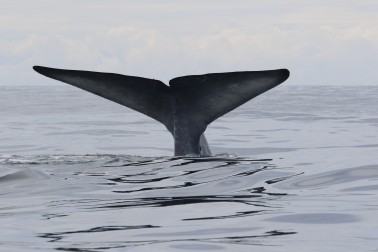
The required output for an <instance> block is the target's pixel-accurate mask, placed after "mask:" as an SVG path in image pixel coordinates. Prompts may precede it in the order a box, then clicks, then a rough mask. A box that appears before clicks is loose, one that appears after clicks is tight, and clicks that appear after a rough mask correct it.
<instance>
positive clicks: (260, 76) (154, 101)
mask: <svg viewBox="0 0 378 252" xmlns="http://www.w3.org/2000/svg"><path fill="white" fill-rule="evenodd" d="M33 69H34V70H35V71H37V72H38V73H40V74H42V75H44V76H47V77H50V78H52V79H55V80H59V81H62V82H65V83H68V84H70V85H73V86H76V87H78V88H81V89H83V90H86V91H89V92H91V93H94V94H96V95H99V96H101V97H104V98H106V99H109V100H111V101H114V102H117V103H119V104H121V105H124V106H126V107H129V108H131V109H134V110H136V111H138V112H140V113H143V114H145V115H147V116H149V117H151V118H153V119H155V120H157V121H159V122H161V123H162V124H164V125H165V127H166V128H167V129H168V131H169V132H171V134H172V135H173V137H174V140H175V155H180V156H181V155H210V154H211V153H210V149H209V148H208V146H207V141H206V138H205V137H204V135H203V132H204V131H205V130H206V127H207V125H209V124H210V123H211V122H213V121H214V120H215V119H217V118H218V117H220V116H222V115H224V114H226V113H228V112H230V111H231V110H233V109H235V108H237V107H239V106H240V105H242V104H244V103H245V102H247V101H249V100H250V99H252V98H254V97H256V96H258V95H260V94H262V93H264V92H266V91H268V90H269V89H271V88H273V87H275V86H277V85H279V84H280V83H282V82H284V81H285V80H286V79H287V78H288V77H289V71H288V70H287V69H278V70H268V71H248V72H228V73H211V74H204V75H189V76H183V77H178V78H174V79H172V80H170V82H169V86H167V85H165V84H164V83H163V82H161V81H159V80H153V79H147V78H141V77H135V76H125V75H120V74H114V73H100V72H89V71H78V70H64V69H55V68H48V67H42V66H34V67H33Z"/></svg>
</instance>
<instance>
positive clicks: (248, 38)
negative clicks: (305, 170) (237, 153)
mask: <svg viewBox="0 0 378 252" xmlns="http://www.w3.org/2000/svg"><path fill="white" fill-rule="evenodd" d="M39 2H40V3H42V2H43V0H39ZM84 2H85V1H84ZM163 2H164V1H163ZM368 2H369V1H368ZM154 3H155V2H154ZM206 3H207V4H205V5H202V8H200V7H198V5H192V4H188V3H186V4H185V6H184V5H178V4H175V5H171V7H172V8H171V9H167V8H164V7H166V6H165V5H167V3H166V2H164V4H165V5H164V4H162V5H161V6H160V7H159V5H156V3H155V4H154V6H155V7H156V9H153V8H146V6H150V5H151V4H152V3H151V2H150V1H142V2H141V3H140V4H139V5H138V4H135V3H134V4H130V2H129V3H127V4H121V2H120V3H119V4H120V6H119V8H118V9H120V10H117V8H115V7H114V6H112V5H110V4H106V5H104V4H103V2H101V1H100V2H98V3H97V4H96V3H94V4H92V5H90V8H88V11H87V12H88V13H86V14H87V15H88V16H86V17H85V18H84V17H80V15H79V14H80V13H81V11H83V9H85V7H86V6H88V4H87V5H86V4H83V2H81V3H80V4H79V5H78V6H77V8H76V9H75V10H74V11H73V13H72V14H70V13H67V17H72V18H73V20H74V21H72V20H70V19H69V18H63V16H62V15H56V17H54V14H56V11H58V10H54V11H52V13H47V14H46V16H43V15H42V16H38V17H37V16H35V17H32V16H31V17H30V22H29V23H28V24H26V23H25V20H24V19H22V18H21V17H20V16H19V17H18V19H17V22H16V21H15V20H13V19H12V18H10V17H7V16H3V17H2V18H3V19H7V20H8V21H9V20H13V21H12V22H14V23H15V24H17V25H15V26H14V27H15V28H14V31H10V30H9V27H8V28H6V27H4V26H1V25H0V30H4V31H5V32H4V34H7V36H3V37H2V38H0V77H1V78H2V83H1V84H10V83H12V84H25V85H27V84H33V85H36V84H49V83H51V80H49V79H46V78H41V76H38V75H37V74H36V73H34V72H33V71H32V70H31V67H32V65H35V64H39V65H47V66H51V67H59V68H72V69H85V70H93V71H106V72H118V73H122V74H127V75H135V76H144V77H147V78H155V79H161V80H163V81H165V82H168V81H169V79H171V78H174V77H176V76H180V75H188V74H203V73H208V72H222V71H245V70H259V69H274V68H282V67H286V68H289V69H290V70H291V72H292V75H291V78H290V79H289V81H288V83H289V84H290V83H291V84H299V85H308V84H312V85H317V84H339V85H343V84H348V85H356V84H357V85H360V84H376V82H377V78H376V77H375V69H374V66H376V65H377V63H378V60H377V58H375V57H374V55H377V52H378V43H377V42H378V28H377V27H378V26H377V25H376V23H375V19H374V18H373V17H372V15H373V14H374V12H366V11H364V10H361V9H358V10H357V11H356V10H353V8H352V7H353V6H354V5H352V4H351V3H350V2H348V1H346V2H345V4H344V5H342V6H341V7H340V6H337V5H332V4H331V5H329V8H325V6H324V5H323V6H314V5H303V4H302V5H301V4H297V2H296V1H289V2H288V3H287V4H286V5H285V6H284V7H285V8H283V10H282V12H280V10H281V9H280V8H279V7H283V5H282V4H281V5H280V4H277V2H276V1H267V2H266V4H256V3H255V4H250V2H248V3H246V2H243V1H238V2H237V3H239V4H234V5H232V8H229V9H228V10H227V8H226V7H227V6H230V5H227V4H226V2H221V3H222V4H219V6H214V4H213V2H212V1H207V2H206ZM369 4H372V3H371V2H369ZM277 5H278V6H277ZM125 6H127V7H129V8H128V9H127V11H126V14H127V15H126V14H125V16H126V17H125V18H124V19H122V18H121V16H120V12H122V8H125ZM61 7H62V11H63V10H64V11H68V9H69V8H67V5H62V6H61ZM116 7H117V6H116ZM150 7H151V6H150ZM184 7H185V8H184ZM211 7H213V11H211V10H212V8H211ZM242 7H243V8H244V9H243V8H242ZM273 7H274V8H273ZM17 8H20V7H17ZM101 8H103V9H102V11H103V12H105V13H107V17H108V19H109V20H110V21H109V20H108V21H105V22H102V20H104V17H103V16H102V17H101V20H100V21H98V22H95V21H94V17H96V16H98V14H99V13H100V12H99V11H100V9H101ZM90 10H91V11H90ZM107 10H112V11H114V13H113V15H112V12H111V11H107ZM245 10H247V11H245ZM299 10H300V11H299ZM248 11H249V12H250V13H253V14H254V16H253V15H250V13H249V12H248ZM0 12H1V11H0ZM206 13H209V14H208V15H207V16H206ZM238 13H239V14H240V15H238ZM272 13H273V14H274V15H272ZM163 14H164V15H163ZM180 14H181V15H183V16H184V17H185V18H187V19H185V18H177V17H179V16H180ZM352 14H353V16H350V15H352ZM28 15H30V14H28ZM348 15H349V16H348ZM113 16H114V20H118V21H114V22H113V21H111V20H113V19H112V18H113ZM79 18H82V20H81V19H79ZM43 20H45V21H46V22H45V23H44V22H43ZM120 20H121V21H120ZM369 20H370V21H369ZM47 21H51V22H47ZM91 22H93V23H91ZM75 23H77V24H76V25H75ZM36 24H39V25H38V26H36ZM33 27H34V28H33ZM36 27H37V28H36Z"/></svg>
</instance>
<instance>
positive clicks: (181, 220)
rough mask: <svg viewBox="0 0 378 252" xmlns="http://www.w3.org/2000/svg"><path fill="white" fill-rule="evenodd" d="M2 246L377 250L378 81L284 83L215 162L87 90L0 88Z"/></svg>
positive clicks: (223, 124)
mask: <svg viewBox="0 0 378 252" xmlns="http://www.w3.org/2000/svg"><path fill="white" fill-rule="evenodd" d="M0 116H1V123H0V251H10V252H13V251H17V252H19V251H20V252H22V251H54V250H58V251H80V252H84V251H88V252H90V251H176V252H177V251H248V252H249V251H340V252H341V251H342V252H345V251H378V86H364V87H361V86H360V87H352V86H351V87H341V86H312V87H311V86H310V87H309V86H303V87H299V86H290V85H289V86H285V84H282V85H281V86H279V87H277V88H275V89H274V90H271V91H268V92H267V93H265V94H263V95H261V96H259V97H257V98H255V99H254V100H252V101H250V102H248V103H247V104H245V105H243V106H241V107H239V108H238V109H236V110H234V111H233V112H231V113H229V114H227V115H225V116H224V117H221V118H220V119H218V120H216V121H215V122H214V123H212V124H211V125H210V126H209V127H208V128H207V130H206V132H205V134H206V137H207V139H208V141H209V145H210V147H211V149H212V151H213V153H214V154H215V155H214V156H213V157H211V158H190V157H188V158H178V157H173V156H172V155H173V139H172V137H171V135H170V134H169V133H168V132H167V130H166V129H165V128H164V126H163V125H161V124H159V123H158V122H156V121H154V120H152V119H150V118H148V117H146V116H144V115H142V114H139V113H137V112H134V111H132V110H130V109H128V108H125V107H122V106H120V105H118V104H115V103H112V102H110V101H107V100H105V99H103V98H100V97H97V96H95V95H92V94H90V93H86V92H85V91H82V90H80V89H77V88H74V87H71V86H68V85H65V84H58V83H56V84H52V86H47V87H30V86H29V87H27V86H18V87H11V86H2V87H0Z"/></svg>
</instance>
